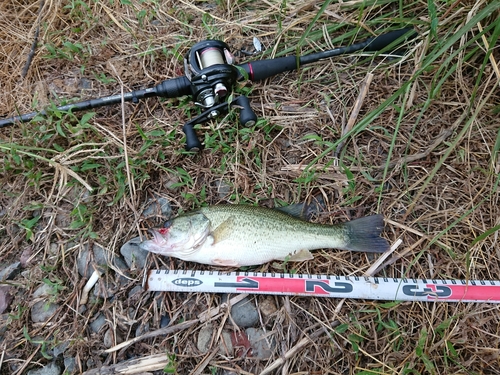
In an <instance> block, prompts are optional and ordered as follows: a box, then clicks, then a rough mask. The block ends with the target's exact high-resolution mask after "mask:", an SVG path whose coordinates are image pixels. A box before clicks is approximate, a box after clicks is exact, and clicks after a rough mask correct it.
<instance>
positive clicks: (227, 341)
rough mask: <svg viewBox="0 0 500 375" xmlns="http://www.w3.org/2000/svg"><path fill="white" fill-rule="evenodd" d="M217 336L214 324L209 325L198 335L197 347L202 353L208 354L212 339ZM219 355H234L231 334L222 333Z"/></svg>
mask: <svg viewBox="0 0 500 375" xmlns="http://www.w3.org/2000/svg"><path fill="white" fill-rule="evenodd" d="M214 334H215V328H214V326H213V325H212V324H207V325H206V326H204V327H203V328H201V329H200V332H199V333H198V341H197V343H196V347H197V348H198V350H199V351H200V352H202V353H207V352H208V351H209V350H210V348H211V345H210V343H211V342H212V337H213V336H214ZM219 353H221V354H223V355H232V353H233V344H232V342H231V333H229V332H228V331H222V334H221V339H220V342H219Z"/></svg>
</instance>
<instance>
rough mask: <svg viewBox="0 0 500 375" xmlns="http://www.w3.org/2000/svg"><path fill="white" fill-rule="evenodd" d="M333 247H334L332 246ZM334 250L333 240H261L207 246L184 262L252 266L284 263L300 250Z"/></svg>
mask: <svg viewBox="0 0 500 375" xmlns="http://www.w3.org/2000/svg"><path fill="white" fill-rule="evenodd" d="M332 245H333V246H332ZM328 247H335V243H332V240H331V239H329V240H325V239H321V240H318V239H307V238H300V237H299V238H295V239H293V238H292V239H290V238H289V239H288V241H283V242H274V241H267V242H266V241H262V240H261V239H257V238H256V239H254V240H252V239H249V240H248V241H245V242H242V241H238V239H226V240H224V241H221V242H218V243H212V244H210V243H209V242H206V243H205V244H203V245H202V246H200V248H199V249H198V251H196V252H195V253H193V254H190V255H189V256H188V257H186V258H183V259H184V260H187V261H193V262H198V263H204V264H211V265H219V266H232V267H241V266H253V265H259V264H263V263H267V262H270V261H273V260H281V261H282V260H285V259H287V258H291V257H293V256H294V255H295V254H297V253H298V252H300V251H301V250H315V249H321V248H328Z"/></svg>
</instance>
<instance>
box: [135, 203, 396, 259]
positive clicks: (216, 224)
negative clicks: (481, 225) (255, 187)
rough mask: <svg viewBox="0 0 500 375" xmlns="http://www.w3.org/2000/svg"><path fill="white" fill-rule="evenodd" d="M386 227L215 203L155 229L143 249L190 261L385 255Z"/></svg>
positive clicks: (377, 218) (375, 220)
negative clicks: (331, 253) (323, 253)
mask: <svg viewBox="0 0 500 375" xmlns="http://www.w3.org/2000/svg"><path fill="white" fill-rule="evenodd" d="M383 226H384V219H383V216H382V215H373V216H366V217H363V218H360V219H356V220H352V221H349V222H346V223H341V224H336V225H324V224H315V223H311V222H308V221H305V220H302V219H300V218H297V217H294V216H292V215H291V214H288V213H286V212H283V211H281V210H277V209H269V208H263V207H256V206H247V205H216V206H209V207H203V208H200V209H199V210H196V211H192V212H188V213H185V214H183V215H180V216H177V217H176V218H174V219H172V220H169V221H167V222H166V223H165V226H164V227H163V228H159V229H153V230H151V233H152V235H153V239H152V240H146V241H143V242H142V243H141V245H140V247H141V248H143V249H145V250H148V251H151V252H153V253H158V254H161V255H166V256H171V257H176V258H179V259H182V260H186V261H191V262H197V263H204V264H211V265H218V266H233V267H240V266H252V265H258V264H263V263H266V262H269V261H272V260H288V261H302V260H308V259H312V258H313V256H312V254H311V252H310V250H317V249H328V248H337V249H343V250H351V251H365V252H373V253H381V252H384V251H386V250H387V249H389V244H388V242H387V241H386V240H385V239H384V238H382V237H380V233H381V231H382V229H383Z"/></svg>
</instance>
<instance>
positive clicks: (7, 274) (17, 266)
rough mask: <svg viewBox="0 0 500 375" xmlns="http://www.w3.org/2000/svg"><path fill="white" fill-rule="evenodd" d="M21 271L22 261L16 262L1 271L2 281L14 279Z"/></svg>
mask: <svg viewBox="0 0 500 375" xmlns="http://www.w3.org/2000/svg"><path fill="white" fill-rule="evenodd" d="M20 271H21V262H15V263H12V264H11V265H9V266H7V267H5V268H4V269H2V270H1V271H0V281H5V280H12V279H13V278H14V277H16V276H17V274H18V273H19V272H20Z"/></svg>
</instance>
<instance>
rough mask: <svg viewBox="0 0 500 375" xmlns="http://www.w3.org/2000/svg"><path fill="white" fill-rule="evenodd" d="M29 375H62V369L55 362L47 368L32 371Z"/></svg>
mask: <svg viewBox="0 0 500 375" xmlns="http://www.w3.org/2000/svg"><path fill="white" fill-rule="evenodd" d="M26 374H27V375H61V368H60V367H59V365H58V364H57V363H55V362H51V363H49V364H48V365H47V366H44V367H42V368H39V369H36V370H30V371H28V372H27V373H26Z"/></svg>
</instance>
